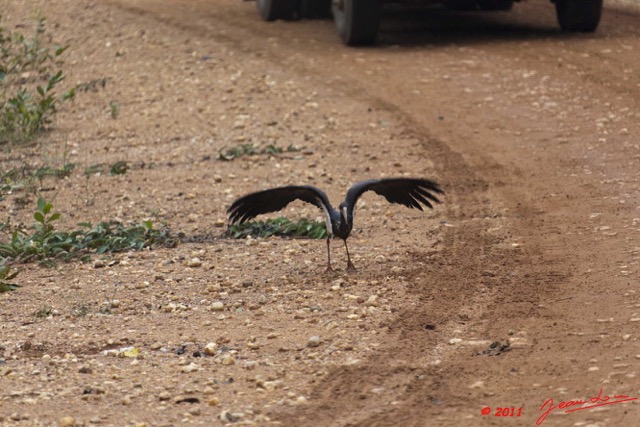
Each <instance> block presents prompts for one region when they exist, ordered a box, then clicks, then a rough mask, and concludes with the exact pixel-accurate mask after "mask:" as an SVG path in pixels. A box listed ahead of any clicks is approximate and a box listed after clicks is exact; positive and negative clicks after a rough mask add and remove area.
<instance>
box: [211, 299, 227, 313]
mask: <svg viewBox="0 0 640 427" xmlns="http://www.w3.org/2000/svg"><path fill="white" fill-rule="evenodd" d="M209 308H210V309H211V311H222V310H224V303H223V302H222V301H215V302H213V303H211V306H209Z"/></svg>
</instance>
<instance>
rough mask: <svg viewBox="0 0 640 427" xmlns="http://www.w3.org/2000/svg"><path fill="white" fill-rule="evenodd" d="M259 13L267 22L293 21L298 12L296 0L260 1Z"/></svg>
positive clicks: (258, 2)
mask: <svg viewBox="0 0 640 427" xmlns="http://www.w3.org/2000/svg"><path fill="white" fill-rule="evenodd" d="M256 3H257V4H258V13H260V17H261V18H262V19H263V20H265V21H275V20H276V19H293V14H294V13H295V11H296V6H297V2H296V0H258V1H257V2H256Z"/></svg>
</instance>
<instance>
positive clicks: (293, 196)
mask: <svg viewBox="0 0 640 427" xmlns="http://www.w3.org/2000/svg"><path fill="white" fill-rule="evenodd" d="M369 190H370V191H374V192H375V193H377V194H380V195H381V196H383V197H384V198H385V199H387V201H388V202H390V203H398V204H401V205H404V206H407V207H409V208H415V209H419V210H423V209H422V206H423V205H424V206H427V207H429V208H433V204H432V202H436V203H439V200H438V198H437V197H436V196H435V194H443V191H442V189H441V188H440V186H439V185H438V184H437V183H436V182H434V181H431V180H428V179H420V178H384V179H370V180H367V181H361V182H358V183H356V184H354V185H353V186H352V187H351V188H349V190H348V191H347V195H346V197H345V199H344V201H343V202H342V203H341V204H340V206H339V209H338V210H336V209H335V208H334V207H333V206H332V205H331V203H330V202H329V198H328V197H327V195H326V194H325V192H324V191H322V190H320V189H319V188H317V187H314V186H311V185H303V186H297V185H291V186H286V187H278V188H272V189H269V190H263V191H258V192H256V193H251V194H247V195H246V196H243V197H241V198H239V199H237V200H236V201H235V202H233V204H232V205H231V206H230V207H229V209H228V211H227V212H228V214H229V220H230V222H231V223H232V224H233V223H242V222H244V221H247V220H249V219H252V218H255V217H256V216H258V215H261V214H265V213H269V212H276V211H279V210H281V209H284V208H285V207H286V206H287V205H288V204H289V203H291V202H292V201H294V200H302V201H304V202H307V203H311V204H313V205H315V206H317V207H319V208H320V209H322V210H323V211H324V213H325V220H326V225H327V271H332V268H331V245H330V239H331V237H332V236H336V237H339V238H341V239H342V240H343V241H344V247H345V249H346V251H347V270H355V267H354V266H353V263H352V262H351V257H350V255H349V248H348V247H347V238H348V237H349V235H350V234H351V230H352V229H353V211H354V209H355V206H356V203H357V201H358V198H359V197H360V196H361V195H362V194H363V193H364V192H365V191H369Z"/></svg>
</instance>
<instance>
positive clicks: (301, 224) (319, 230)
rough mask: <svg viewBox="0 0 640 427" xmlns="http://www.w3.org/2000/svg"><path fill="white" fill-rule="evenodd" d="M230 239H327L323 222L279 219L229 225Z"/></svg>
mask: <svg viewBox="0 0 640 427" xmlns="http://www.w3.org/2000/svg"><path fill="white" fill-rule="evenodd" d="M226 235H227V237H231V238H232V239H243V238H246V237H248V236H253V237H270V236H281V237H307V238H309V239H323V238H325V237H327V228H326V225H325V223H324V222H318V221H311V220H308V219H304V218H303V219H300V220H298V221H297V222H292V221H291V220H289V219H287V218H284V217H279V218H275V219H269V220H266V221H250V222H243V223H242V224H233V225H230V226H229V228H228V229H227V233H226Z"/></svg>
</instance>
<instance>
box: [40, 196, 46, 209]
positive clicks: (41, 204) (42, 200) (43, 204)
mask: <svg viewBox="0 0 640 427" xmlns="http://www.w3.org/2000/svg"><path fill="white" fill-rule="evenodd" d="M46 205H47V201H46V200H45V199H44V198H42V197H38V211H40V212H43V211H44V207H45V206H46Z"/></svg>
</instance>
